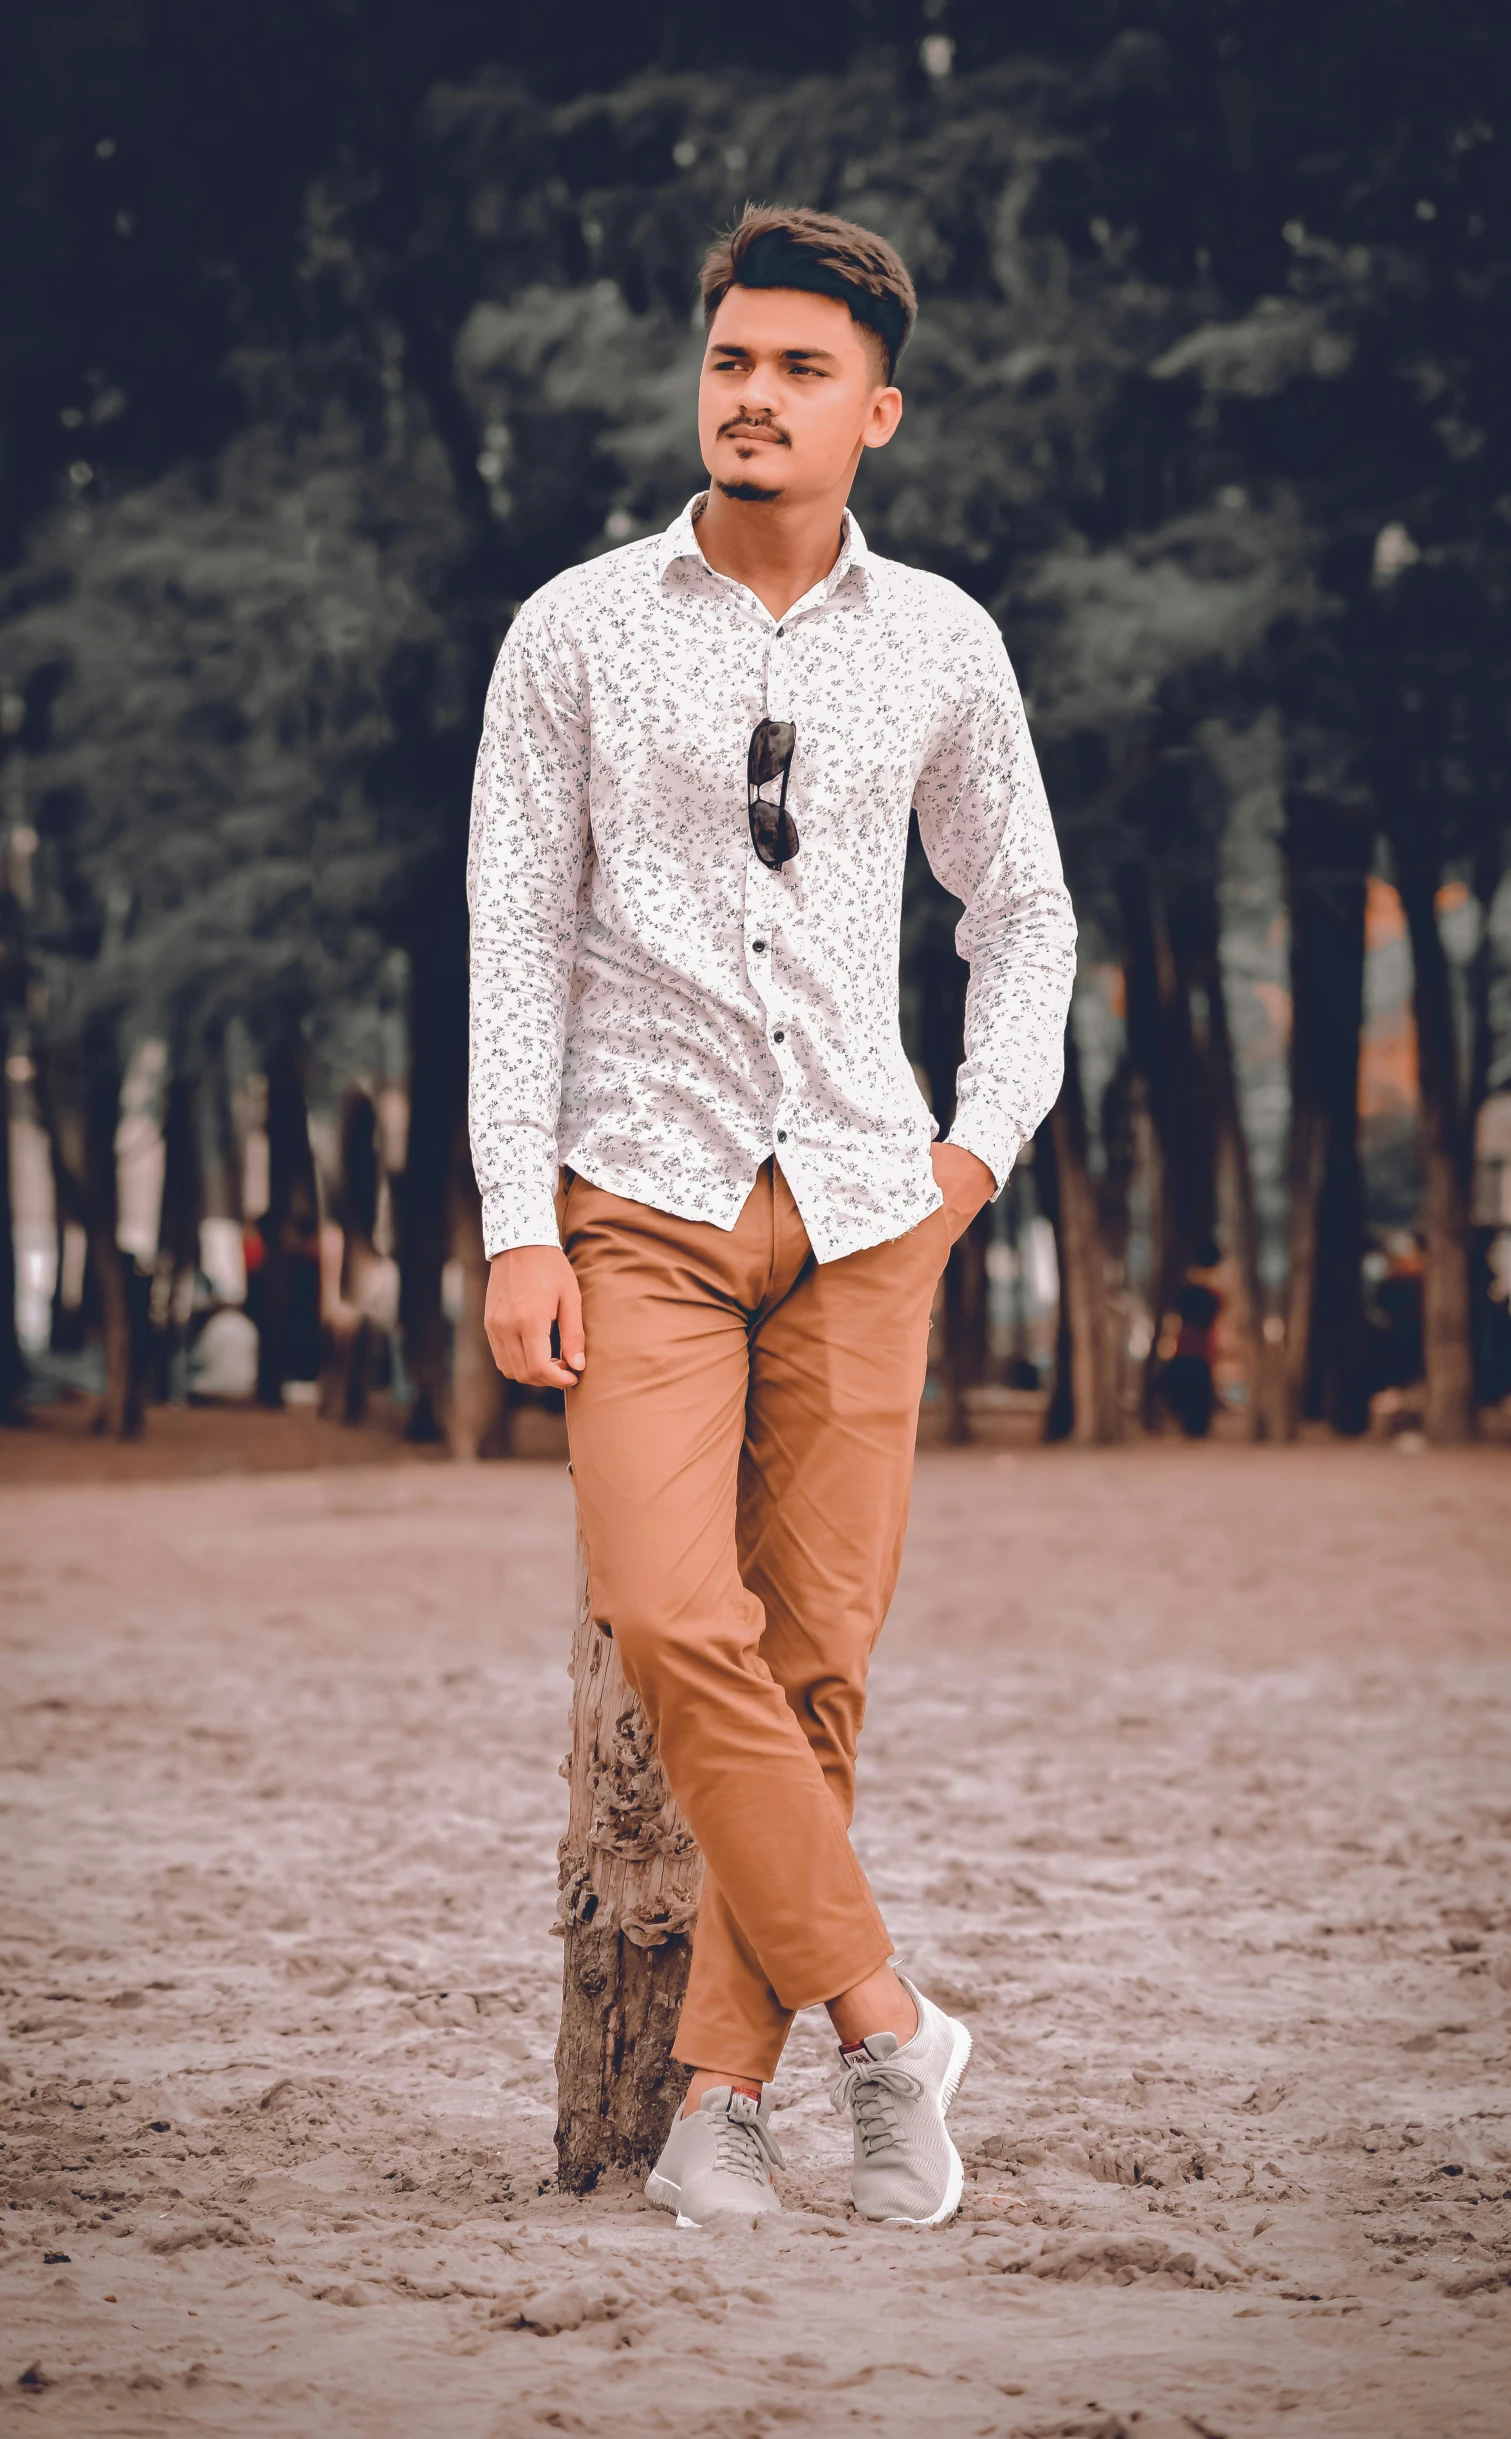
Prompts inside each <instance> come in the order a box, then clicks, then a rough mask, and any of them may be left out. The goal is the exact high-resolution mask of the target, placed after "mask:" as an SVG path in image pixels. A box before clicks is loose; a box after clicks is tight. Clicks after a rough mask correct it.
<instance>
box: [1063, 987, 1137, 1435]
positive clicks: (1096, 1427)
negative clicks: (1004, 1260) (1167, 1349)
mask: <svg viewBox="0 0 1511 2439" xmlns="http://www.w3.org/2000/svg"><path fill="white" fill-rule="evenodd" d="M1049 1134H1050V1140H1051V1142H1052V1143H1053V1145H1054V1170H1055V1200H1056V1205H1057V1210H1058V1218H1057V1221H1056V1232H1055V1239H1056V1251H1057V1253H1058V1256H1059V1261H1060V1313H1061V1319H1062V1323H1063V1324H1065V1325H1066V1326H1067V1327H1068V1330H1069V1340H1070V1346H1069V1353H1070V1402H1071V1416H1072V1421H1071V1430H1072V1433H1073V1436H1074V1437H1075V1439H1076V1440H1078V1441H1079V1442H1080V1443H1081V1444H1082V1445H1083V1446H1085V1447H1107V1446H1109V1445H1110V1444H1111V1443H1112V1442H1114V1441H1116V1440H1120V1439H1121V1438H1122V1436H1123V1409H1122V1401H1121V1399H1120V1398H1119V1395H1118V1386H1119V1383H1118V1371H1117V1364H1116V1360H1115V1356H1116V1349H1115V1346H1114V1343H1113V1331H1112V1327H1111V1319H1112V1315H1111V1308H1110V1302H1109V1298H1108V1293H1107V1261H1106V1254H1105V1251H1104V1249H1103V1245H1102V1232H1101V1227H1100V1224H1099V1214H1098V1210H1097V1196H1096V1188H1095V1186H1094V1185H1093V1183H1092V1179H1091V1173H1090V1170H1089V1167H1088V1165H1087V1158H1086V1113H1085V1106H1084V1103H1083V1101H1082V1097H1081V1069H1080V1061H1079V1059H1078V1057H1077V1055H1076V1046H1075V1035H1074V1033H1073V1031H1072V1030H1071V1027H1070V1025H1069V1024H1067V1026H1066V1033H1065V1082H1064V1084H1063V1086H1062V1087H1061V1091H1060V1097H1059V1099H1058V1100H1057V1101H1056V1103H1055V1106H1054V1108H1053V1110H1052V1111H1051V1112H1050V1117H1049Z"/></svg>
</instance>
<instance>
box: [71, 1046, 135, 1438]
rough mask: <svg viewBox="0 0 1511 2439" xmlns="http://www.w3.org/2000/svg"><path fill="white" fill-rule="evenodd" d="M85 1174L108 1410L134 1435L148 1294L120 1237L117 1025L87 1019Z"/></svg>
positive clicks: (114, 1429)
mask: <svg viewBox="0 0 1511 2439" xmlns="http://www.w3.org/2000/svg"><path fill="white" fill-rule="evenodd" d="M83 1084H84V1174H83V1176H82V1178H81V1179H80V1180H79V1181H78V1183H79V1188H80V1195H79V1199H80V1202H81V1204H82V1206H83V1212H84V1226H85V1228H86V1229H87V1231H88V1234H89V1255H90V1260H91V1262H92V1263H93V1265H94V1272H95V1278H96V1281H97V1282H98V1286H99V1295H100V1317H101V1322H102V1324H103V1332H104V1340H105V1410H104V1414H103V1416H102V1418H101V1423H102V1427H103V1428H104V1430H105V1431H107V1432H108V1433H109V1435H110V1437H111V1438H112V1439H116V1440H134V1439H135V1438H136V1437H137V1435H138V1433H139V1432H140V1431H141V1428H142V1385H143V1372H144V1369H145V1362H144V1358H145V1355H146V1344H145V1341H146V1299H145V1296H144V1294H143V1293H142V1290H143V1289H144V1288H145V1285H146V1282H145V1281H139V1280H138V1277H137V1269H136V1263H135V1262H134V1260H133V1259H132V1257H131V1255H130V1254H128V1253H123V1252H122V1250H121V1248H120V1246H119V1245H118V1244H117V1243H116V1235H115V1232H116V1225H117V1220H118V1216H119V1212H118V1204H117V1186H116V1151H115V1138H116V1129H117V1127H118V1126H119V1125H120V1120H121V1061H120V1055H119V1051H118V1048H117V1044H116V1036H115V1027H114V1025H113V1024H111V1023H109V1022H108V1021H107V1020H105V1019H100V1020H97V1021H96V1022H95V1023H93V1024H91V1025H90V1026H88V1027H87V1029H86V1031H85V1035H84V1044H83Z"/></svg>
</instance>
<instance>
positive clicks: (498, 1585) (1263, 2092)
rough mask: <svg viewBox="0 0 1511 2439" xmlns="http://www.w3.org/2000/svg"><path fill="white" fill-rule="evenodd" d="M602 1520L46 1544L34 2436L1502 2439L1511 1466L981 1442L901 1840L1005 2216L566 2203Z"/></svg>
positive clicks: (25, 2013)
mask: <svg viewBox="0 0 1511 2439" xmlns="http://www.w3.org/2000/svg"><path fill="white" fill-rule="evenodd" d="M569 1493H570V1485H569V1483H568V1482H567V1480H566V1478H565V1476H564V1474H563V1472H562V1470H561V1468H560V1466H559V1465H547V1464H543V1463H523V1464H515V1465H509V1466H490V1467H483V1468H474V1469H471V1470H461V1469H453V1468H448V1467H444V1466H435V1465H413V1466H403V1465H398V1466H394V1465H389V1466H381V1467H380V1466H371V1467H368V1466H353V1467H348V1468H345V1469H343V1470H342V1471H340V1472H328V1471H320V1472H308V1473H304V1474H297V1475H296V1474H286V1475H285V1474H277V1473H268V1474H262V1475H260V1476H253V1477H236V1476H225V1477H222V1478H219V1479H215V1480H209V1481H199V1482H147V1483H137V1484H122V1483H104V1484H93V1485H88V1484H86V1485H77V1484H76V1485H73V1486H68V1485H61V1486H52V1487H46V1486H44V1487H38V1486H36V1485H35V1484H29V1485H23V1486H20V1487H15V1488H12V1489H11V1490H9V1491H8V1492H3V1493H0V1606H3V1613H4V1672H5V1719H4V1726H5V1730H6V1733H7V1739H8V1743H9V1754H8V1769H7V1772H6V1776H5V1779H4V1784H3V1801H4V1805H5V1815H4V1821H3V1828H0V1851H3V1874H4V1884H5V1919H4V1929H3V1933H0V1981H3V1984H4V1992H5V2008H4V2022H5V2026H6V2045H5V2051H4V2060H5V2062H4V2064H3V2065H0V2079H3V2082H0V2101H3V2104H4V2105H3V2116H4V2118H5V2121H6V2123H5V2129H4V2132H5V2148H4V2153H3V2161H4V2169H5V2182H6V2193H5V2197H4V2198H5V2200H6V2201H7V2202H8V2205H9V2207H8V2209H7V2210H5V2211H4V2212H3V2213H0V2234H3V2244H0V2330H3V2336H0V2426H3V2427H4V2428H6V2429H10V2428H15V2429H18V2430H23V2429H25V2430H29V2429H32V2428H36V2429H37V2430H39V2431H49V2432H56V2433H67V2434H70V2435H71V2439H72V2435H78V2439H95V2435H96V2434H102V2433H107V2432H109V2433H120V2434H128V2433H139V2434H143V2435H146V2434H150V2435H151V2439H158V2435H159V2434H167V2433H176V2432H180V2431H184V2432H202V2433H207V2434H215V2435H216V2439H240V2435H241V2434H244V2433H245V2434H253V2433H258V2434H271V2435H273V2439H348V2435H351V2439H357V2435H360V2439H388V2435H389V2434H392V2435H393V2439H410V2435H411V2434H424V2435H427V2439H428V2434H432V2433H435V2434H441V2435H442V2439H516V2435H517V2434H526V2433H532V2432H536V2431H539V2430H542V2429H546V2430H553V2429H554V2430H564V2431H582V2432H589V2433H594V2434H598V2433H613V2434H615V2435H616V2439H618V2435H621V2434H622V2435H623V2439H639V2435H640V2434H649V2433H651V2432H656V2433H665V2432H671V2433H683V2432H686V2433H697V2434H705V2433H706V2434H715V2433H717V2434H721V2435H722V2434H734V2435H736V2439H751V2435H754V2434H759V2433H766V2432H773V2431H776V2430H778V2429H780V2428H787V2427H791V2428H794V2429H796V2430H799V2431H802V2432H810V2431H811V2432H816V2433H825V2434H827V2433H838V2432H844V2433H851V2432H854V2433H861V2434H865V2433H886V2434H897V2435H898V2439H902V2435H903V2434H909V2435H910V2439H911V2434H915V2433H940V2434H946V2435H947V2439H956V2435H958V2439H965V2435H966V2434H974V2433H981V2434H988V2433H990V2434H1002V2439H1017V2435H1022V2434H1046V2433H1077V2434H1085V2435H1087V2439H1091V2435H1095V2439H1120V2435H1126V2439H1172V2435H1173V2434H1176V2433H1179V2434H1182V2435H1184V2439H1189V2435H1190V2434H1205V2435H1206V2439H1216V2435H1217V2434H1222V2435H1223V2439H1261V2435H1267V2434H1270V2433H1272V2432H1286V2433H1291V2434H1295V2435H1296V2439H1310V2435H1311V2434H1314V2433H1315V2434H1328V2435H1331V2434H1345V2433H1346V2434H1350V2435H1353V2434H1358V2435H1359V2439H1366V2435H1367V2439H1457V2435H1458V2434H1464V2435H1465V2439H1468V2435H1469V2434H1475V2435H1477V2439H1478V2435H1483V2439H1502V2435H1503V2434H1505V2433H1507V2432H1508V2431H1511V2378H1508V2372H1511V2346H1508V2339H1511V2076H1508V2072H1507V2066H1508V2056H1511V2038H1508V2034H1511V1900H1508V1888H1507V1879H1506V1870H1505V1865H1506V1845H1507V1833H1508V1830H1511V1668H1508V1660H1511V1469H1508V1460H1507V1457H1506V1455H1505V1453H1504V1452H1503V1451H1499V1450H1485V1451H1482V1452H1478V1453H1474V1454H1471V1455H1469V1456H1466V1457H1462V1458H1450V1457H1446V1456H1441V1457H1440V1456H1436V1455H1431V1454H1429V1455H1422V1456H1417V1457H1415V1458H1405V1457H1402V1456H1400V1455H1398V1454H1396V1453H1395V1452H1394V1451H1393V1450H1390V1449H1384V1448H1378V1449H1377V1448H1361V1449H1355V1450H1344V1449H1328V1450H1305V1451H1301V1452H1287V1453H1272V1452H1267V1451H1263V1450H1253V1451H1251V1450H1248V1449H1242V1448H1231V1447H1213V1448H1199V1449H1194V1450H1186V1449H1173V1448H1170V1447H1167V1446H1160V1447H1157V1448H1152V1449H1138V1450H1129V1451H1127V1452H1121V1451H1120V1452H1112V1453H1109V1454H1106V1455H1090V1454H1080V1453H1071V1452H1038V1451H1032V1452H1024V1453H1021V1454H1005V1453H1001V1452H998V1453H991V1452H966V1453H962V1454H958V1455H954V1454H945V1453H942V1452H941V1453H930V1454H926V1455H925V1456H924V1457H923V1459H922V1460H921V1463H920V1472H919V1486H918V1494H917V1499H916V1503H915V1524H914V1530H913V1534H912V1538H911V1543H910V1548H909V1555H908V1560H907V1566H906V1570H905V1574H904V1580H903V1585H902V1588H901V1591H900V1594H899V1597H898V1601H897V1605H896V1609H895V1612H894V1616H893V1620H892V1623H891V1625H890V1626H889V1629H888V1632H887V1635H886V1637H885V1639H884V1642H883V1645H882V1651H881V1655H880V1657H879V1660H878V1665H877V1670H876V1675H875V1679H874V1694H873V1702H872V1712H871V1721H870V1725H869V1728H868V1732H867V1740H866V1745H865V1748H864V1767H863V1775H862V1793H861V1819H860V1824H859V1827H858V1831H857V1840H858V1844H859V1846H860V1848H861V1850H862V1852H863V1855H864V1858H865V1860H866V1863H867V1865H868V1867H869V1868H870V1869H871V1871H872V1873H873V1876H874V1878H875V1881H876V1883H877V1886H878V1890H879V1892H880V1894H881V1897H882V1900H883V1903H884V1905H885V1907H886V1909H887V1912H888V1915H889V1919H890V1921H891V1923H892V1925H893V1928H894V1931H895V1933H896V1936H897V1939H898V1944H899V1952H900V1955H901V1957H902V1958H903V1960H904V1961H905V1963H907V1964H908V1965H909V1966H910V1967H911V1969H912V1970H913V1971H915V1972H916V1974H917V1975H918V1977H919V1978H920V1979H921V1980H922V1981H923V1983H924V1984H925V1986H926V1987H927V1988H929V1989H930V1990H931V1991H932V1992H933V1993H934V1994H935V1995H936V1996H937V1997H939V1998H941V1999H943V2000H944V2001H946V2002H947V2003H948V2004H949V2005H951V2006H952V2007H954V2008H955V2009H956V2010H957V2011H958V2012H960V2013H962V2014H963V2015H965V2016H966V2017H967V2018H968V2019H969V2020H970V2022H971V2024H972V2026H973V2027H974V2030H975V2033H976V2040H977V2047H976V2055H975V2061H974V2065H973V2069H972V2072H971V2075H970V2077H969V2079H968V2080H967V2083H966V2085H965V2088H964V2090H963V2091H962V2094H961V2097H960V2100H959V2102H958V2103H957V2110H956V2116H955V2118H954V2120H953V2121H952V2122H953V2123H954V2125H955V2127H956V2130H957V2139H958V2140H959V2142H960V2146H961V2149H962V2151H963V2152H964V2154H965V2157H966V2160H967V2186H966V2204H965V2208H964V2211H963V2213H962V2215H961V2217H960V2219H959V2220H958V2221H957V2222H956V2223H955V2224H954V2225H952V2226H951V2227H949V2228H947V2229H944V2230H941V2231H939V2232H937V2233H934V2234H931V2235H912V2234H907V2233H904V2232H900V2231H899V2232H890V2231H880V2230H874V2229H869V2228H865V2227H863V2226H860V2225H857V2223H856V2222H855V2221H854V2220H853V2219H852V2218H851V2217H850V2215H849V2213H848V2208H847V2150H846V2143H847V2138H846V2136H845V2134H844V2132H843V2130H842V2128H841V2126H840V2122H839V2120H838V2119H836V2118H835V2117H834V2116H833V2115H832V2114H831V2113H830V2111H829V2109H828V2104H827V2098H826V2087H827V2082H828V2078H829V2074H830V2071H831V2054H830V2051H829V2047H828V2044H827V2042H826V2040H825V2039H824V2038H823V2037H822V2033H821V2024H820V2021H819V2020H818V2019H816V2018H811V2017H807V2018H804V2019H802V2021H801V2022H800V2025H799V2027H798V2031H797V2034H796V2036H795V2038H794V2042H793V2046H792V2049H791V2051H790V2053H789V2059H788V2061H787V2064H786V2066H785V2068H784V2072H783V2076H782V2080H781V2084H780V2086H779V2102H780V2112H781V2113H780V2116H779V2119H778V2130H779V2132H780V2134H781V2138H782V2140H783V2142H784V2144H785V2146H786V2150H787V2156H788V2159H789V2162H790V2167H789V2171H788V2173H787V2176H786V2178H785V2180H784V2192H785V2197H786V2200H787V2203H788V2210H787V2213H786V2215H785V2216H784V2217H783V2218H782V2220H781V2221H780V2222H779V2223H776V2224H771V2223H768V2224H767V2225H766V2226H765V2228H764V2229H762V2230H760V2231H750V2230H745V2231H738V2232H718V2231H706V2232H703V2233H698V2232H681V2233H679V2232H678V2231H677V2230H676V2229H675V2228H674V2227H673V2226H672V2224H671V2222H670V2221H669V2220H668V2219H666V2218H665V2217H664V2216H662V2215H660V2214H658V2213H655V2212H652V2211H650V2210H649V2209H647V2208H646V2207H644V2206H643V2205H642V2204H641V2203H640V2201H639V2199H638V2197H636V2196H635V2195H633V2194H630V2193H626V2192H624V2191H608V2192H602V2193H600V2194H598V2195H596V2196H594V2197H593V2198H591V2199H590V2200H589V2201H587V2202H586V2203H574V2202H567V2201H563V2200H562V2199H560V2198H559V2197H558V2196H557V2195H556V2194H555V2192H554V2190H553V2186H552V2169H553V2153H552V2145H551V2131H552V2065H551V2052H552V2044H553V2039H554V2032H555V2016H556V2005H557V1977H558V1971H559V1950H558V1949H557V1947H556V1945H555V1943H554V1942H553V1941H552V1940H551V1939H550V1937H549V1936H548V1929H547V1926H548V1924H549V1922H550V1919H551V1913H552V1900H553V1888H554V1877H555V1871H554V1849H555V1843H556V1838H557V1836H558V1834H559V1830H560V1827H561V1824H562V1819H563V1814H564V1806H565V1789H564V1788H563V1786H562V1784H561V1782H560V1780H559V1778H558V1777H557V1775H556V1764H557V1761H558V1758H559V1756H560V1753H561V1751H562V1747H563V1744H564V1738H565V1724H564V1723H565V1705H566V1695H567V1688H566V1683H565V1678H564V1674H563V1664H564V1653H565V1642H566V1629H567V1617H568V1611H569V1607H570V1594H571V1584H570V1577H571V1525H570V1506H569Z"/></svg>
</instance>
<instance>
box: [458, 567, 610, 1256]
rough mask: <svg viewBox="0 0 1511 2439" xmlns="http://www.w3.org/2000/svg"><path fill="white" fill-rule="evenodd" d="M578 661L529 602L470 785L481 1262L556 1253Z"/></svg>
mask: <svg viewBox="0 0 1511 2439" xmlns="http://www.w3.org/2000/svg"><path fill="white" fill-rule="evenodd" d="M574 659H575V656H574V655H573V654H572V653H571V652H570V650H568V649H566V648H564V646H563V644H562V642H561V640H560V638H559V637H558V635H557V634H556V632H555V630H554V628H553V624H552V619H551V615H550V605H549V599H548V597H547V596H541V595H537V596H536V598H535V599H534V600H533V601H530V602H527V603H526V605H525V607H524V609H523V610H522V611H521V612H520V615H519V616H518V618H517V619H516V620H515V622H514V625H513V626H512V627H511V628H510V630H509V634H508V636H507V638H506V640H505V643H504V647H503V650H502V651H501V652H500V654H499V657H498V663H497V666H496V667H495V669H494V672H493V679H492V683H491V684H490V686H489V689H488V701H487V707H486V710H485V712H484V716H483V734H482V742H481V745H480V746H479V749H478V757H477V771H476V776H475V779H474V783H473V792H472V828H471V836H470V843H469V848H468V857H467V906H468V914H469V917H470V927H471V950H470V967H471V973H470V980H471V1055H470V1062H469V1077H468V1124H469V1131H470V1135H471V1142H472V1165H473V1169H474V1172H475V1174H476V1177H477V1183H478V1189H479V1192H480V1194H481V1196H482V1205H483V1244H484V1250H485V1252H486V1253H487V1255H488V1257H489V1259H490V1260H491V1258H492V1257H493V1255H494V1254H496V1253H503V1252H506V1251H508V1250H509V1249H511V1248H512V1247H514V1246H516V1245H554V1244H556V1243H558V1242H559V1237H558V1232H557V1225H556V1211H555V1193H556V1178H557V1149H556V1130H557V1112H558V1105H559V1102H560V1097H561V1074H562V1058H563V1053H564V1049H565V1042H566V1024H567V1006H568V1000H569V995H570V989H571V974H572V957H573V949H574V945H575V941H576V933H577V909H578V899H579V893H580V890H581V887H582V879H583V870H584V865H585V861H586V856H587V848H588V837H589V826H588V776H589V743H588V722H587V713H586V705H585V702H584V700H583V695H584V687H583V683H582V676H581V671H580V669H579V668H577V667H576V666H575V665H574Z"/></svg>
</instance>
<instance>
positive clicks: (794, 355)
mask: <svg viewBox="0 0 1511 2439" xmlns="http://www.w3.org/2000/svg"><path fill="white" fill-rule="evenodd" d="M713 352H714V354H715V355H716V356H744V357H745V358H746V359H747V360H748V361H753V359H754V355H755V350H754V349H753V348H750V347H746V346H744V345H743V344H742V343H741V341H740V340H738V339H716V340H715V341H714V347H713ZM776 353H777V354H778V355H779V356H780V357H782V359H783V360H784V362H786V363H788V364H837V363H838V361H839V359H838V357H837V356H835V355H832V354H831V353H830V350H829V349H828V348H827V347H779V348H778V349H777V350H776Z"/></svg>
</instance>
